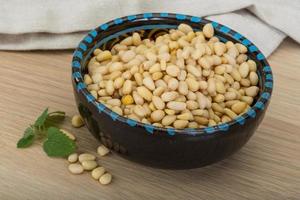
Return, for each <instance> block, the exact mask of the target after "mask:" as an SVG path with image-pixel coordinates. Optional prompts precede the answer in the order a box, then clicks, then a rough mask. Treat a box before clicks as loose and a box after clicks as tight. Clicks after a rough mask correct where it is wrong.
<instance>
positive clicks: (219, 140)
mask: <svg viewBox="0 0 300 200" xmlns="http://www.w3.org/2000/svg"><path fill="white" fill-rule="evenodd" d="M180 23H186V24H189V25H190V26H191V27H193V28H194V29H195V30H199V29H202V27H203V26H204V24H206V23H212V25H213V27H214V29H215V34H216V36H217V37H219V39H220V40H221V41H228V40H230V41H233V42H240V43H242V44H244V45H245V46H246V47H247V48H248V57H250V58H251V59H253V60H254V61H255V62H256V63H257V73H258V75H259V88H260V91H259V95H258V97H257V98H256V99H255V102H254V103H253V105H252V106H251V109H250V110H249V111H248V112H247V113H245V114H243V115H241V116H239V117H237V118H236V119H234V120H233V121H230V122H228V123H223V124H219V125H216V126H212V127H207V128H201V129H190V128H187V129H182V130H178V129H173V128H168V129H166V128H159V127H155V126H153V125H150V124H144V123H140V122H137V121H134V120H131V119H128V118H125V117H122V116H120V115H118V114H117V113H115V112H113V111H111V110H110V109H109V108H107V107H105V105H103V104H101V103H99V102H97V101H96V99H95V98H94V97H93V96H92V95H91V94H90V93H89V91H88V90H87V89H86V85H85V84H84V82H83V76H84V74H85V73H86V72H87V69H86V66H87V62H88V61H89V59H90V58H91V56H92V52H93V50H94V49H95V48H101V49H103V50H104V49H108V50H109V49H111V47H112V46H113V45H114V44H116V43H117V42H119V41H120V40H122V39H123V38H125V37H126V36H128V35H129V34H131V33H132V32H139V33H140V34H141V35H142V37H143V38H150V39H154V38H156V37H157V36H159V35H161V34H164V33H166V32H167V31H168V29H172V28H176V27H177V26H178V25H179V24H180ZM72 83H73V88H74V95H75V99H76V104H77V106H78V110H79V112H80V114H81V115H82V117H83V118H84V120H85V122H86V126H87V127H88V129H89V131H90V132H91V133H92V134H93V135H94V136H95V137H96V138H97V139H98V140H99V141H100V142H101V143H103V144H104V145H105V146H107V147H108V148H110V149H112V150H114V151H115V152H118V153H119V154H120V155H121V156H123V157H125V158H127V159H129V160H132V161H135V162H137V163H141V164H144V165H147V166H152V167H157V168H168V169H189V168H197V167H202V166H205V165H208V164H212V163H215V162H217V161H220V160H222V159H224V158H226V157H228V156H230V155H231V154H233V153H234V152H236V151H238V150H239V149H240V148H241V147H242V146H243V145H245V144H246V142H247V141H248V140H249V138H250V137H251V136H252V135H253V133H254V132H255V130H256V129H257V127H258V125H259V124H260V123H261V121H262V119H263V117H264V114H265V112H266V110H267V107H268V104H269V102H270V97H271V93H272V87H273V76H272V72H271V68H270V66H269V64H268V62H267V60H266V58H265V56H264V55H263V54H262V53H261V52H260V50H259V49H258V48H257V47H256V46H255V45H254V44H253V43H252V42H251V41H249V40H248V39H247V38H245V37H244V36H243V35H241V34H239V33H237V32H236V31H234V30H232V29H230V28H228V27H227V26H224V25H221V24H218V23H217V22H212V21H209V20H207V19H203V18H200V17H195V16H188V15H183V14H171V13H144V14H138V15H131V16H126V17H122V18H118V19H115V20H112V21H110V22H107V23H105V24H102V25H100V26H99V27H97V28H96V29H94V30H92V31H90V32H89V33H88V34H87V35H86V37H85V38H84V39H83V40H82V41H81V42H80V44H79V46H78V47H77V48H76V50H75V52H74V55H73V60H72Z"/></svg>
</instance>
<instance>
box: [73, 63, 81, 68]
mask: <svg viewBox="0 0 300 200" xmlns="http://www.w3.org/2000/svg"><path fill="white" fill-rule="evenodd" d="M72 67H74V68H80V67H81V65H80V62H78V61H73V62H72Z"/></svg>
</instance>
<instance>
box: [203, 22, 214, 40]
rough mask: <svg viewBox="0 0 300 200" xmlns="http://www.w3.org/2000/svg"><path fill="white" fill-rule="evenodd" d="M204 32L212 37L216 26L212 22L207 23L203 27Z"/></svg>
mask: <svg viewBox="0 0 300 200" xmlns="http://www.w3.org/2000/svg"><path fill="white" fill-rule="evenodd" d="M203 34H204V36H205V37H207V38H211V37H213V36H214V28H213V26H212V25H211V24H205V25H204V27H203Z"/></svg>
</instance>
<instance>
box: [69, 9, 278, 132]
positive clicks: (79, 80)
mask: <svg viewBox="0 0 300 200" xmlns="http://www.w3.org/2000/svg"><path fill="white" fill-rule="evenodd" d="M152 17H161V18H168V19H169V18H171V19H176V20H180V21H182V22H180V23H184V22H187V23H188V22H193V23H199V25H200V26H203V25H204V24H206V23H209V22H210V21H208V20H206V19H202V18H200V17H195V16H188V15H184V14H170V13H144V14H139V15H130V16H127V17H123V18H118V19H115V20H113V21H110V22H108V23H105V24H102V25H100V26H99V27H98V28H97V29H95V30H92V31H90V32H89V34H88V35H87V36H86V37H85V38H84V39H83V40H82V41H81V42H80V44H79V46H78V48H77V49H76V51H75V52H74V55H73V61H72V78H73V81H74V82H75V84H76V89H77V91H78V92H80V93H81V94H83V95H84V96H85V97H86V100H87V102H89V103H93V104H94V105H96V107H97V109H98V111H99V113H101V112H104V113H105V114H108V115H109V116H110V117H111V118H112V120H114V121H118V120H119V121H122V122H126V124H128V125H129V126H132V127H134V126H142V127H144V128H145V130H146V131H147V133H149V134H154V133H155V130H157V129H162V128H159V127H155V126H153V125H151V124H143V123H140V122H137V121H135V120H132V119H128V118H124V117H122V116H120V115H118V114H117V113H115V112H113V111H111V110H110V109H107V108H106V107H105V105H103V104H101V103H99V102H97V100H96V99H95V98H94V97H93V96H92V95H91V94H90V93H89V92H88V90H87V89H86V85H85V84H84V83H83V77H82V74H81V68H82V67H83V66H81V63H85V60H84V59H85V58H84V57H87V56H86V55H89V53H90V52H87V51H88V44H91V43H93V42H97V41H96V37H97V36H98V35H99V37H100V33H102V32H105V31H106V30H107V29H108V28H110V27H112V26H114V25H118V24H122V23H125V22H129V21H135V20H140V19H149V18H152ZM210 23H212V25H213V27H214V29H215V31H216V32H222V33H224V35H225V36H226V35H227V36H229V38H230V37H231V38H234V39H235V40H237V41H239V42H241V43H242V44H243V45H245V46H246V47H248V50H249V52H251V53H252V55H254V56H256V59H257V60H258V61H259V62H260V63H261V65H260V66H263V67H262V74H259V75H260V80H265V82H264V84H263V86H262V87H263V89H262V93H261V96H260V97H259V99H258V100H257V101H256V103H255V105H254V106H253V107H251V108H250V109H249V110H248V111H247V112H246V113H245V114H243V115H241V116H238V117H237V118H235V119H234V120H233V121H231V122H228V123H222V124H218V125H216V126H212V127H206V128H204V129H191V128H187V129H183V130H177V129H174V128H167V129H165V130H166V133H167V134H168V135H169V136H174V135H175V134H177V133H186V134H189V135H198V134H199V133H206V134H213V133H215V132H216V131H223V132H227V131H228V130H229V129H230V127H231V126H233V125H235V124H238V125H241V126H242V125H244V124H245V123H246V120H247V119H248V118H249V117H250V118H255V117H256V115H257V113H258V112H260V110H264V109H265V107H266V103H268V101H269V99H270V97H271V92H272V88H273V76H272V70H271V67H270V66H269V65H268V63H267V61H266V58H265V56H264V55H263V54H262V53H261V52H260V51H259V49H258V48H257V47H256V46H255V45H254V44H252V43H251V41H249V40H248V39H247V38H245V37H244V36H242V35H241V34H240V33H237V32H235V31H233V30H231V29H230V28H228V27H227V26H223V25H221V24H219V23H217V22H210ZM148 26H149V27H152V28H167V29H168V28H174V27H175V25H169V24H168V25H166V24H159V25H148ZM148 26H146V25H144V26H140V27H138V28H140V29H144V28H145V29H148V28H149V27H148ZM172 26H173V27H172ZM130 29H132V30H139V29H135V28H128V29H126V31H127V32H128V31H130ZM123 32H124V33H125V31H123ZM116 34H123V33H122V31H120V32H118V33H116ZM116 36H117V35H114V37H116ZM225 36H224V37H221V36H220V37H219V36H218V37H219V39H220V40H221V41H223V42H226V41H227V40H228V37H225ZM111 38H113V37H112V36H111V35H110V36H108V37H106V38H102V39H101V40H100V41H101V42H105V41H108V40H110V39H111ZM97 44H99V42H98V43H97ZM89 51H90V50H89ZM83 55H85V56H83ZM258 67H259V65H258Z"/></svg>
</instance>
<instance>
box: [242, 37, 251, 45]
mask: <svg viewBox="0 0 300 200" xmlns="http://www.w3.org/2000/svg"><path fill="white" fill-rule="evenodd" d="M242 44H243V45H245V46H248V45H249V44H251V42H250V41H249V40H248V39H244V40H243V41H242Z"/></svg>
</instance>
